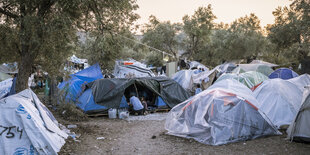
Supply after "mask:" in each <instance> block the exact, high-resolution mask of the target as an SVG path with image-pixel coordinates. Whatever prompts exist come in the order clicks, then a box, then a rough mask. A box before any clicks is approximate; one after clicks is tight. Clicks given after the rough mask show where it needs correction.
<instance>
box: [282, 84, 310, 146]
mask: <svg viewBox="0 0 310 155" xmlns="http://www.w3.org/2000/svg"><path fill="white" fill-rule="evenodd" d="M287 137H288V138H289V139H291V140H295V141H302V142H310V85H309V86H306V87H305V89H304V94H303V100H302V105H301V108H300V109H299V112H298V114H297V115H296V117H295V119H294V121H293V122H292V123H291V125H290V127H289V128H288V129H287Z"/></svg>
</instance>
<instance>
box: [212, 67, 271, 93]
mask: <svg viewBox="0 0 310 155" xmlns="http://www.w3.org/2000/svg"><path fill="white" fill-rule="evenodd" d="M224 79H235V80H237V81H239V82H241V83H242V84H244V85H245V86H247V87H248V88H250V89H252V90H254V89H255V87H256V86H257V85H259V84H260V83H262V82H263V81H265V80H268V79H269V78H268V77H267V76H266V75H264V74H262V73H260V72H256V71H248V72H244V73H241V74H234V73H228V74H222V75H221V76H220V77H219V78H218V79H217V80H216V82H218V81H221V80H224Z"/></svg>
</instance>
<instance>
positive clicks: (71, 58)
mask: <svg viewBox="0 0 310 155" xmlns="http://www.w3.org/2000/svg"><path fill="white" fill-rule="evenodd" d="M68 60H69V61H71V62H73V63H76V64H84V63H87V59H80V58H78V57H76V56H75V55H72V56H71V57H70V58H69V59H68Z"/></svg>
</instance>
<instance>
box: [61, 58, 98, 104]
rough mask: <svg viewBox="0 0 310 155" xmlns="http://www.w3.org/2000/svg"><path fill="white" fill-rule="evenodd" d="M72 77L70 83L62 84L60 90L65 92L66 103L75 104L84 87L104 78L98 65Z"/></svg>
mask: <svg viewBox="0 0 310 155" xmlns="http://www.w3.org/2000/svg"><path fill="white" fill-rule="evenodd" d="M70 76H71V78H70V79H69V80H68V81H64V82H62V83H61V84H60V85H59V86H58V88H59V89H60V90H64V92H65V99H66V101H73V102H75V101H76V100H77V98H78V97H79V96H80V95H82V91H83V89H82V88H83V86H84V85H86V84H88V83H90V82H92V81H95V80H97V79H101V78H103V75H102V73H101V69H100V66H99V64H98V63H97V64H95V65H93V66H90V67H88V68H86V69H84V70H82V71H79V72H77V73H75V74H72V75H70Z"/></svg>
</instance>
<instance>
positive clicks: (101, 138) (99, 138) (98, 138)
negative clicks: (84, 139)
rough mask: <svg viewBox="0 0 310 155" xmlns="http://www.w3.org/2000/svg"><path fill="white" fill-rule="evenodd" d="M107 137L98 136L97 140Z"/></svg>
mask: <svg viewBox="0 0 310 155" xmlns="http://www.w3.org/2000/svg"><path fill="white" fill-rule="evenodd" d="M104 139H105V137H97V140H104Z"/></svg>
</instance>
